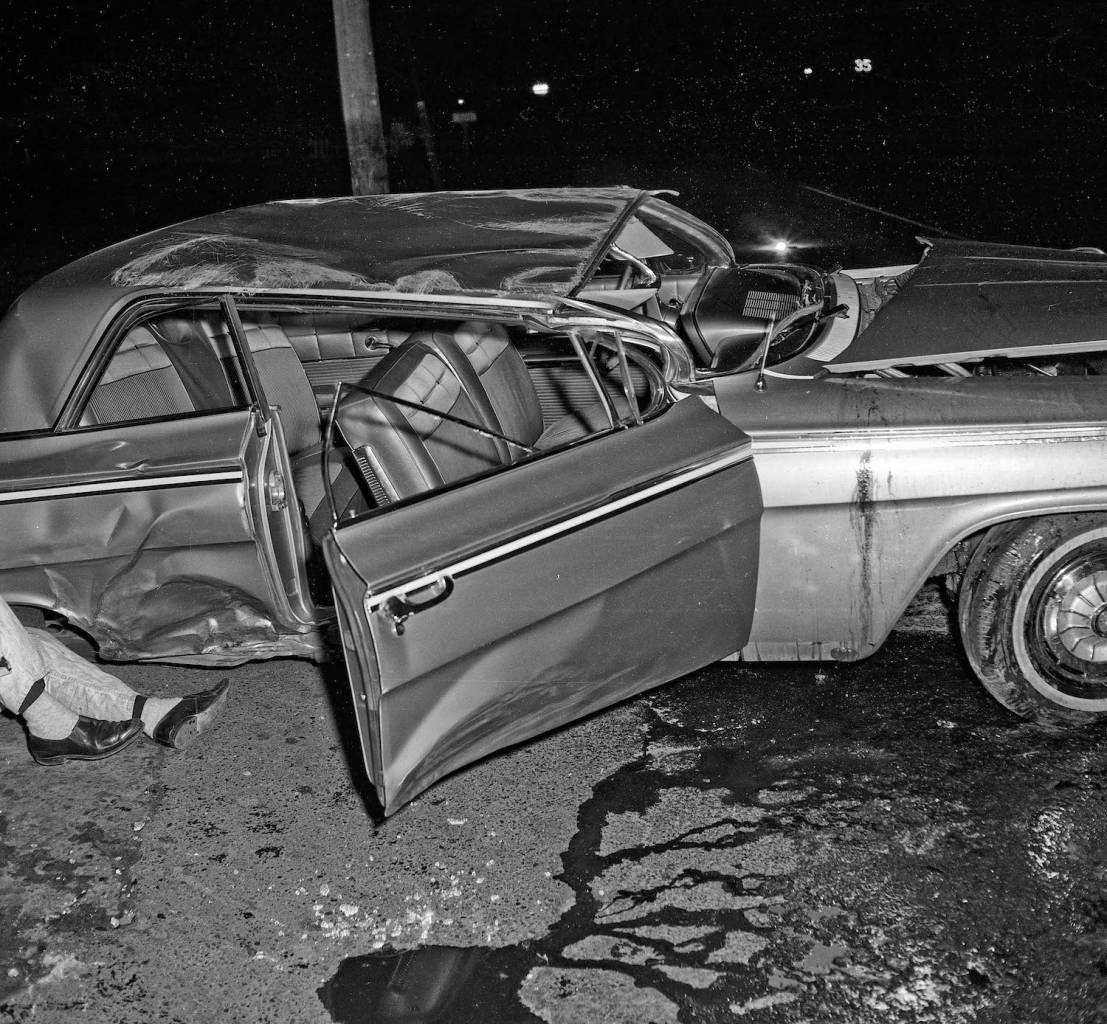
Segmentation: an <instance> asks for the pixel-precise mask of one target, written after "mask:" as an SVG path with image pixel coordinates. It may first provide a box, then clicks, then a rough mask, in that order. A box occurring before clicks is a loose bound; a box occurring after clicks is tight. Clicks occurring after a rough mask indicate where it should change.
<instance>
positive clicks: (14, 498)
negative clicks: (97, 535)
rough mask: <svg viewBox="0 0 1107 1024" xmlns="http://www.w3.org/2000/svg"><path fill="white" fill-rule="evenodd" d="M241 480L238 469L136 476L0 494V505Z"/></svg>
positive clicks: (31, 488)
mask: <svg viewBox="0 0 1107 1024" xmlns="http://www.w3.org/2000/svg"><path fill="white" fill-rule="evenodd" d="M242 479H243V477H242V470H241V469H227V470H218V471H215V472H203V473H175V474H173V475H171V476H147V477H141V476H139V477H127V478H125V479H115V480H97V481H95V482H89V483H79V484H60V485H58V486H56V487H28V488H23V489H17V490H13V491H3V492H0V505H11V504H16V503H18V502H23V501H41V500H42V499H44V498H79V497H82V496H86V495H91V494H110V493H112V492H121V491H146V490H155V489H164V488H169V487H195V486H197V485H199V484H212V483H241V482H242Z"/></svg>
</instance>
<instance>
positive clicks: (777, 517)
mask: <svg viewBox="0 0 1107 1024" xmlns="http://www.w3.org/2000/svg"><path fill="white" fill-rule="evenodd" d="M715 387H716V393H717V396H718V401H719V408H720V411H721V412H722V413H723V414H724V415H725V416H727V417H728V418H730V419H732V420H733V421H734V422H736V423H738V424H739V425H740V426H741V427H742V429H743V430H745V431H746V432H747V433H749V434H750V436H751V437H752V439H753V444H754V452H755V459H756V462H757V468H758V473H759V476H760V478H761V484H762V492H763V495H764V503H765V513H764V518H763V522H762V540H761V568H760V582H759V586H758V594H757V602H756V614H755V615H754V622H753V627H752V629H751V633H750V643H749V644H748V645H747V647H746V648H745V649H744V650H743V651H742V656H743V658H745V659H746V660H797V659H803V660H807V659H811V660H819V659H835V660H852V659H855V658H860V657H865V656H867V655H868V654H871V653H872V652H873V651H875V650H876V648H877V647H878V646H879V645H880V644H881V643H882V642H883V641H884V639H885V638H886V637H887V635H888V633H889V632H890V631H891V629H892V628H893V627H894V626H895V624H896V622H897V621H898V619H899V618H900V616H901V614H902V612H903V610H904V609H905V608H906V606H907V604H908V603H909V602H910V601H911V599H912V598H913V596H914V595H915V594H916V593H917V591H918V589H919V587H920V586H921V585H922V584H923V582H924V581H925V580H926V579H927V577H928V576H929V575H931V573H932V572H933V571H934V569H935V567H936V566H937V565H938V563H939V561H940V560H941V558H942V556H943V555H944V554H945V553H946V552H947V551H949V550H950V548H951V547H952V546H953V545H954V544H955V543H956V542H958V541H959V540H961V539H963V538H965V537H967V536H969V535H971V534H973V533H975V532H977V531H979V530H981V529H984V528H985V527H987V526H990V525H992V524H993V523H996V522H1000V521H1003V520H1005V519H1011V518H1016V517H1020V516H1028V515H1044V514H1050V513H1056V512H1064V511H1078V510H1086V509H1095V508H1107V473H1105V472H1104V469H1103V467H1104V466H1105V465H1107V422H1105V420H1107V416H1105V413H1107V402H1105V400H1104V397H1103V392H1102V384H1100V383H1099V382H1098V381H1097V380H1096V379H1095V378H1069V379H1067V380H1058V379H1052V378H1043V377H1019V378H1011V379H996V378H984V377H982V378H960V379H956V380H954V379H946V380H942V379H928V380H925V381H922V380H863V379H849V378H844V379H832V378H831V379H826V380H822V381H818V382H813V383H810V384H803V383H799V382H791V381H779V380H774V381H772V382H771V383H770V384H769V387H768V390H767V391H766V392H764V393H761V394H759V393H757V392H755V391H754V390H753V387H752V385H751V383H750V382H749V381H748V380H743V379H741V378H738V377H735V378H730V379H727V380H720V381H717V382H716V384H715Z"/></svg>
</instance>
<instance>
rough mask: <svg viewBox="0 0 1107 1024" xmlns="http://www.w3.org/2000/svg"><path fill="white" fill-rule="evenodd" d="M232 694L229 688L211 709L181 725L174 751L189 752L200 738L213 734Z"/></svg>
mask: <svg viewBox="0 0 1107 1024" xmlns="http://www.w3.org/2000/svg"><path fill="white" fill-rule="evenodd" d="M230 692H231V691H230V689H229V688H228V689H226V690H224V691H223V692H222V693H221V694H220V695H219V699H218V700H217V701H216V702H215V703H214V704H212V706H211V707H210V708H208V709H207V710H206V711H202V712H201V713H200V714H198V715H193V716H192V717H191V718H188V719H186V720H185V721H184V722H182V723H181V727H180V728H179V729H178V730H177V731H176V732H175V733H174V734H173V749H174V750H187V749H188V747H189V746H191V745H192V744H193V743H195V742H196V740H197V739H199V738H200V736H201V734H203V733H206V732H211V730H212V729H214V728H215V727H216V725H218V724H219V713H220V712H221V711H222V710H223V705H224V704H226V703H227V695H228V694H229V693H230Z"/></svg>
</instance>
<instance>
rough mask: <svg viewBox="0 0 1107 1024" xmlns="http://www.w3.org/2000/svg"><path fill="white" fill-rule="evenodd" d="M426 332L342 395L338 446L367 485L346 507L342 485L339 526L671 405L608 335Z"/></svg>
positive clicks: (486, 329) (443, 326)
mask: <svg viewBox="0 0 1107 1024" xmlns="http://www.w3.org/2000/svg"><path fill="white" fill-rule="evenodd" d="M422 328H423V329H416V330H414V331H412V332H411V333H410V334H409V335H408V336H407V337H406V338H405V339H404V340H403V341H402V342H401V343H400V344H399V345H397V346H396V347H395V348H392V349H391V350H390V351H389V353H388V354H387V355H385V356H384V357H383V358H382V359H381V360H380V361H379V362H378V363H377V364H376V365H375V366H374V367H373V368H372V369H371V370H370V372H369V373H368V374H367V375H365V376H364V377H362V378H361V379H360V380H356V381H349V382H345V386H344V387H343V388H342V389H341V390H340V391H339V393H338V399H337V403H336V405H335V410H334V425H335V427H336V431H335V436H334V437H333V438H332V443H334V444H335V445H336V452H341V453H344V455H343V459H342V461H343V462H344V463H345V469H344V471H343V472H344V473H345V474H347V475H348V476H352V477H353V478H354V480H355V482H356V483H358V484H360V485H361V486H362V492H363V493H362V495H361V499H360V500H352V501H351V502H349V503H346V499H345V497H343V495H345V494H347V493H352V491H351V490H350V489H349V488H347V487H346V485H345V483H344V482H341V483H340V482H336V483H335V486H334V487H333V495H334V499H335V508H334V511H335V515H336V518H337V519H338V520H339V521H342V520H344V519H346V518H347V517H348V516H350V515H354V516H357V515H360V514H361V513H363V512H366V511H372V510H374V509H383V508H385V507H387V506H389V505H391V504H394V503H396V502H400V501H407V500H410V499H413V498H416V497H418V496H421V495H424V494H430V493H432V492H435V491H438V490H441V489H443V488H445V487H451V486H454V485H456V484H458V483H461V482H462V481H465V480H469V479H472V478H474V477H477V476H483V475H485V474H487V473H491V472H497V471H501V470H505V469H508V468H510V467H511V466H513V465H514V464H516V463H518V462H522V461H525V460H526V459H528V458H531V457H535V456H539V455H541V454H543V453H545V452H549V451H553V450H555V449H558V448H562V447H564V446H566V445H570V444H575V443H578V442H580V441H583V440H586V439H588V438H590V437H592V436H596V435H599V434H603V433H605V432H607V431H609V430H611V429H612V427H613V422H612V421H614V424H615V425H625V426H630V425H633V424H635V423H637V422H640V421H641V419H642V418H644V416H646V415H651V414H653V413H655V412H657V411H659V410H660V408H661V403H663V402H664V401H665V393H664V389H663V383H662V381H661V377H660V374H659V373H658V372H657V370H656V368H654V367H653V366H652V365H651V364H650V363H649V362H648V361H647V360H645V359H643V358H642V357H641V356H637V355H634V356H631V355H628V352H627V348H626V346H625V345H624V343H623V341H622V339H621V338H620V337H619V336H618V335H617V334H615V333H614V332H611V331H605V330H602V329H600V330H585V331H581V332H579V334H578V335H575V336H574V335H566V334H552V333H544V332H540V331H536V330H533V329H532V330H527V329H526V328H525V327H523V326H522V325H518V324H510V325H504V324H500V323H494V322H489V321H478V320H469V321H465V322H462V323H449V322H441V321H439V322H434V323H426V324H424V325H422ZM601 395H603V396H604V397H601ZM355 490H356V487H355Z"/></svg>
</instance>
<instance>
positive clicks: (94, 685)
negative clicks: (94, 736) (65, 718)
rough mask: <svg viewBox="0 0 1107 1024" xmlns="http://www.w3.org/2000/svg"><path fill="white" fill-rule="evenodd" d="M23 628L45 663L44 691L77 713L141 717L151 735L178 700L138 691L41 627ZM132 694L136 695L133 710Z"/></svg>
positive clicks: (110, 718)
mask: <svg viewBox="0 0 1107 1024" xmlns="http://www.w3.org/2000/svg"><path fill="white" fill-rule="evenodd" d="M27 632H28V634H29V635H30V637H31V640H32V642H33V643H34V645H35V646H36V648H37V649H38V653H39V655H40V659H41V662H42V664H43V665H44V666H45V673H44V674H45V677H46V691H47V693H49V694H50V695H51V696H53V697H54V698H55V699H57V700H59V701H60V702H61V703H63V704H65V705H66V706H67V707H71V708H73V710H74V711H76V712H77V713H78V714H81V715H85V716H87V717H89V718H102V719H105V720H107V721H109V722H123V721H126V720H127V719H129V718H132V717H134V718H138V717H141V718H142V731H143V732H144V733H146V735H147V736H151V737H152V736H153V735H154V729H155V727H156V726H157V724H158V722H160V721H161V720H162V719H163V718H164V717H165V716H166V715H167V714H168V713H169V712H170V711H172V710H173V708H174V707H175V706H176V705H177V704H178V703H180V700H181V698H180V697H146V696H144V695H140V694H139V693H137V692H136V691H135V690H132V689H131V688H130V687H129V686H128V685H127V684H126V683H125V682H123V680H122V679H118V678H117V677H115V676H113V675H111V674H110V673H108V672H105V671H104V670H103V669H102V668H100V667H99V666H97V665H93V664H92V663H91V662H90V661H86V660H85V659H84V658H82V657H81V656H80V655H79V654H77V653H76V652H74V651H71V650H70V649H69V648H68V647H66V646H65V644H63V643H62V642H61V641H60V640H59V639H58V638H57V637H56V636H53V635H51V634H50V633H48V632H46V631H45V630H42V629H30V630H27ZM136 697H137V698H139V708H138V712H137V713H136V711H135V698H136Z"/></svg>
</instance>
